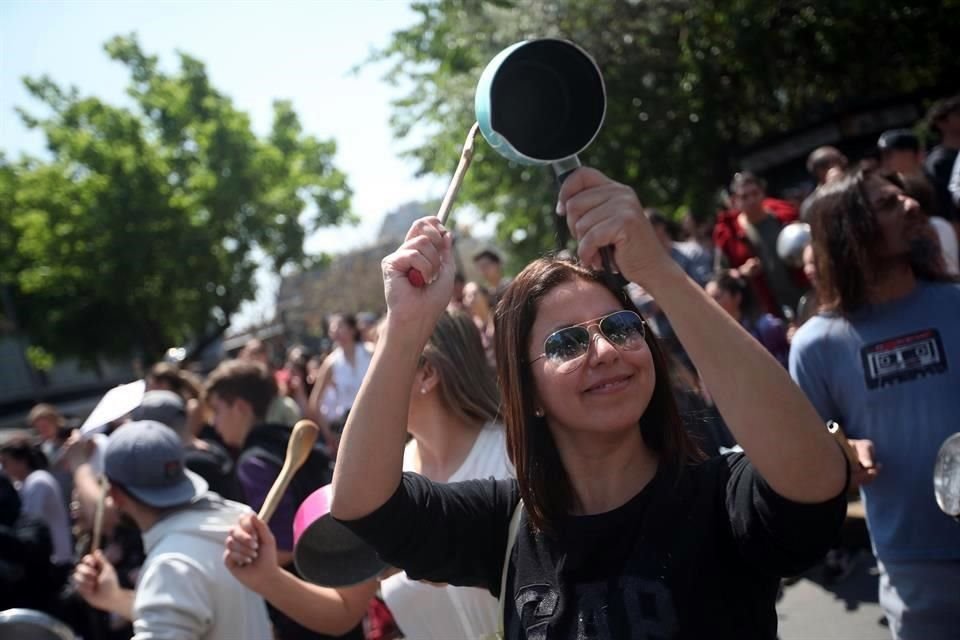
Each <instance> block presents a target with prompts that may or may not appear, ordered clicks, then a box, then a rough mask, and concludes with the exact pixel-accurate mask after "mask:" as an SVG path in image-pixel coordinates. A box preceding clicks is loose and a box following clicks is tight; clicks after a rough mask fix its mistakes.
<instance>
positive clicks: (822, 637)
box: [777, 550, 890, 640]
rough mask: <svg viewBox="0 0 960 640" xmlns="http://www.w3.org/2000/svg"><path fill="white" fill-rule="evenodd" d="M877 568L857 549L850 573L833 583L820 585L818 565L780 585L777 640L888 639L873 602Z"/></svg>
mask: <svg viewBox="0 0 960 640" xmlns="http://www.w3.org/2000/svg"><path fill="white" fill-rule="evenodd" d="M876 573H877V569H876V562H875V561H874V559H873V556H872V555H871V554H870V553H869V552H868V551H866V550H861V551H860V552H859V555H858V556H857V564H856V569H855V570H854V572H853V573H852V574H851V575H850V576H849V577H848V578H847V579H845V580H843V581H841V582H840V583H839V584H836V585H829V586H828V585H824V581H823V577H822V575H823V574H822V567H820V566H817V567H814V568H813V569H811V570H810V571H808V572H807V573H805V574H804V576H803V578H802V579H801V580H799V581H798V582H796V583H795V584H792V585H789V586H787V587H785V588H784V593H783V596H782V598H781V599H780V601H779V602H778V603H777V613H778V617H779V619H780V640H889V638H890V633H889V631H888V630H887V628H886V626H883V625H881V624H879V622H878V621H879V620H880V619H881V618H882V617H883V613H882V612H881V610H880V605H878V604H877V574H876Z"/></svg>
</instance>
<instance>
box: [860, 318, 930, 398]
mask: <svg viewBox="0 0 960 640" xmlns="http://www.w3.org/2000/svg"><path fill="white" fill-rule="evenodd" d="M860 356H861V358H862V360H863V374H864V379H865V382H866V383H867V388H868V389H876V388H878V387H885V386H887V385H890V384H897V383H900V382H908V381H910V380H914V379H916V378H918V377H920V376H928V375H936V374H940V373H943V372H945V371H946V370H947V358H946V354H945V353H944V351H943V340H941V339H940V332H939V331H937V330H936V329H926V330H924V331H919V332H917V333H911V334H909V335H905V336H898V337H896V338H890V339H888V340H884V341H882V342H875V343H873V344H869V345H867V346H865V347H863V348H862V349H861V350H860Z"/></svg>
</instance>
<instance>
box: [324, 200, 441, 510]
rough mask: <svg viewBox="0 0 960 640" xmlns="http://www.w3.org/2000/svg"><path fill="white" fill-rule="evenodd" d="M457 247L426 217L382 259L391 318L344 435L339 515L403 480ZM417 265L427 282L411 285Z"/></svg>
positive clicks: (374, 502) (385, 494)
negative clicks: (410, 428)
mask: <svg viewBox="0 0 960 640" xmlns="http://www.w3.org/2000/svg"><path fill="white" fill-rule="evenodd" d="M451 246H452V243H451V237H450V234H449V233H447V232H446V230H445V229H444V228H443V226H442V225H441V224H440V221H439V220H437V219H436V218H435V217H431V218H421V219H420V220H417V221H416V222H415V223H414V224H413V226H412V227H411V228H410V231H409V232H408V233H407V239H406V241H405V242H404V243H403V244H402V245H401V246H400V248H399V249H397V250H396V251H394V252H393V253H391V254H390V255H388V256H387V257H386V258H384V259H383V262H382V263H381V268H382V271H383V285H384V293H385V295H386V300H387V316H386V321H385V322H384V324H383V333H382V334H381V336H380V339H379V340H378V342H377V347H376V350H375V351H374V354H373V360H372V361H371V363H370V368H369V369H368V370H367V375H366V376H365V377H364V379H363V384H362V385H361V386H360V392H359V393H358V394H357V399H356V400H355V401H354V404H353V408H352V409H351V410H350V415H349V417H348V418H347V424H346V427H345V428H344V431H343V437H342V438H341V440H340V449H339V452H338V454H337V464H336V468H335V469H334V474H333V486H334V491H333V505H332V508H331V513H332V514H333V516H334V517H335V518H338V519H341V520H355V519H357V518H361V517H363V516H365V515H367V514H369V513H371V512H372V511H374V510H375V509H376V508H377V507H379V506H381V505H382V504H383V503H385V502H386V501H387V499H388V498H389V497H390V496H391V495H393V492H394V491H396V489H397V486H398V485H399V484H400V475H401V472H402V469H403V447H404V443H405V442H406V427H407V410H408V406H409V404H410V388H411V385H412V383H413V377H414V375H415V373H416V369H417V363H418V361H419V359H420V354H421V353H422V351H423V347H424V345H425V344H426V343H427V340H428V339H429V338H430V334H431V333H433V329H434V326H436V323H437V320H438V318H439V317H440V314H442V313H443V311H444V309H446V306H447V303H449V302H450V296H451V295H452V293H453V276H454V270H455V269H454V264H453V258H452V255H451ZM410 269H417V270H419V271H420V273H422V274H423V277H424V280H425V281H426V282H427V283H428V284H427V285H426V286H424V287H422V288H417V287H414V286H413V285H412V284H410V281H409V280H408V279H407V273H409V271H410Z"/></svg>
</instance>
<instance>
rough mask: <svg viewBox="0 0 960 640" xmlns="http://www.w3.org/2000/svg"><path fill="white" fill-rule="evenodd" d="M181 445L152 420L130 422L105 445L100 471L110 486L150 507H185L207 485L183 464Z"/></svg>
mask: <svg viewBox="0 0 960 640" xmlns="http://www.w3.org/2000/svg"><path fill="white" fill-rule="evenodd" d="M183 458H184V449H183V441H181V440H180V436H178V435H177V434H176V433H175V432H174V431H173V429H171V428H170V427H167V426H166V425H163V424H161V423H159V422H155V421H153V420H141V421H139V422H130V423H127V424H125V425H124V426H122V427H120V428H119V429H117V430H116V431H114V432H113V434H111V436H110V439H109V440H108V441H107V452H106V455H105V456H104V463H103V470H104V473H106V475H107V478H109V480H110V481H111V482H115V483H117V484H119V485H121V486H122V487H123V489H124V490H126V491H127V493H129V494H130V495H132V496H133V497H134V498H136V499H137V500H139V501H140V502H142V503H144V504H145V505H147V506H150V507H156V508H165V507H175V506H178V505H183V504H188V503H190V502H192V501H194V500H196V499H197V498H199V497H201V496H202V495H203V494H205V493H206V492H207V489H208V488H209V487H208V485H207V481H206V480H204V479H203V478H201V477H200V476H198V475H197V474H195V473H193V472H192V471H188V470H187V469H186V468H185V467H184V464H183Z"/></svg>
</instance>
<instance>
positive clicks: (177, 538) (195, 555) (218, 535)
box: [133, 493, 273, 640]
mask: <svg viewBox="0 0 960 640" xmlns="http://www.w3.org/2000/svg"><path fill="white" fill-rule="evenodd" d="M245 513H250V508H249V507H247V506H246V505H241V504H238V503H236V502H230V501H229V500H224V499H223V498H221V497H220V496H218V495H217V494H215V493H208V494H206V497H205V498H203V499H201V500H199V501H198V502H197V503H195V504H193V505H191V506H189V507H187V508H184V509H181V510H178V511H175V512H173V513H171V514H170V515H168V516H167V517H165V518H162V519H161V520H160V521H158V522H157V523H156V524H154V525H153V526H152V527H151V528H150V529H148V530H147V531H145V532H144V533H143V548H144V550H145V551H146V552H147V557H146V560H144V563H143V568H142V569H141V571H140V578H139V580H138V581H137V589H136V593H135V594H134V600H133V617H134V621H133V640H201V639H202V640H266V639H268V638H272V637H273V636H272V632H271V627H270V619H269V618H268V617H267V607H266V604H265V603H264V601H263V598H261V597H260V596H259V595H257V594H256V593H254V592H253V591H251V590H249V589H247V588H246V587H244V586H243V585H242V584H240V583H239V582H237V579H236V578H234V577H233V576H232V575H230V572H229V571H228V570H227V568H226V567H225V566H224V564H223V546H224V544H225V543H226V539H227V534H228V533H229V532H230V529H231V527H233V525H234V524H236V522H237V520H239V519H240V517H241V516H242V515H244V514H245Z"/></svg>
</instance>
